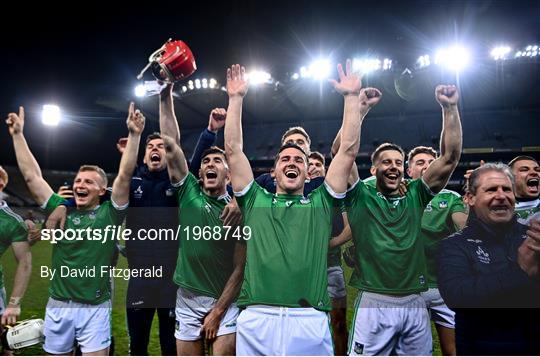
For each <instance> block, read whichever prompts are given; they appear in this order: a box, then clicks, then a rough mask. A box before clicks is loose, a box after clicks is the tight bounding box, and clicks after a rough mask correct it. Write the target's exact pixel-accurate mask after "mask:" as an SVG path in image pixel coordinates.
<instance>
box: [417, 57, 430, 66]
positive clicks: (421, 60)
mask: <svg viewBox="0 0 540 357" xmlns="http://www.w3.org/2000/svg"><path fill="white" fill-rule="evenodd" d="M416 63H418V67H419V68H424V67H427V66H429V65H430V64H431V61H430V60H429V55H423V56H420V57H418V59H417V60H416Z"/></svg>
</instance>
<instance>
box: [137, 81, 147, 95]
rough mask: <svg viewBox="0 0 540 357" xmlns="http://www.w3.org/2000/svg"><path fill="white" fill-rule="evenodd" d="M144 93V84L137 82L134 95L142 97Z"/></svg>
mask: <svg viewBox="0 0 540 357" xmlns="http://www.w3.org/2000/svg"><path fill="white" fill-rule="evenodd" d="M145 95H146V88H145V87H144V84H139V85H138V86H137V87H135V96H136V97H139V98H141V97H144V96H145Z"/></svg>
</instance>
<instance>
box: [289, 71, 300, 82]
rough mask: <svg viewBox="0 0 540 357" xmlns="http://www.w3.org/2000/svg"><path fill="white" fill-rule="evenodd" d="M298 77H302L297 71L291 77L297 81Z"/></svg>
mask: <svg viewBox="0 0 540 357" xmlns="http://www.w3.org/2000/svg"><path fill="white" fill-rule="evenodd" d="M298 78H300V75H299V74H298V73H296V72H295V73H293V75H292V76H291V79H292V80H293V81H296V80H297V79H298Z"/></svg>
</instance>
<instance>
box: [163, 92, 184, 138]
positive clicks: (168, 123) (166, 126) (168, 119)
mask: <svg viewBox="0 0 540 357" xmlns="http://www.w3.org/2000/svg"><path fill="white" fill-rule="evenodd" d="M173 86H174V84H172V83H169V84H167V85H166V86H165V87H164V88H163V90H162V91H161V92H160V93H159V130H160V131H161V134H162V135H167V136H170V137H171V138H173V139H174V142H175V143H177V144H178V145H180V129H179V128H178V120H177V119H176V114H175V113H174V102H173V95H172V91H173Z"/></svg>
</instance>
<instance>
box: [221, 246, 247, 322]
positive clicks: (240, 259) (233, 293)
mask: <svg viewBox="0 0 540 357" xmlns="http://www.w3.org/2000/svg"><path fill="white" fill-rule="evenodd" d="M239 244H240V243H237V245H239ZM245 263H246V247H245V246H241V247H236V248H235V257H234V269H233V272H232V274H231V276H230V277H229V280H227V283H226V284H225V287H224V289H223V292H222V293H221V296H220V297H219V299H218V301H217V302H216V308H217V309H218V311H219V312H221V313H224V312H225V311H227V308H228V307H229V306H230V305H231V304H232V302H233V301H234V300H235V299H236V297H237V296H238V293H239V292H240V288H241V286H242V281H243V280H244V267H245Z"/></svg>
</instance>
